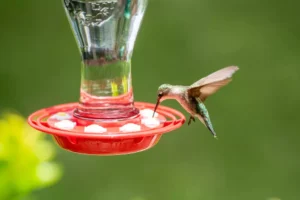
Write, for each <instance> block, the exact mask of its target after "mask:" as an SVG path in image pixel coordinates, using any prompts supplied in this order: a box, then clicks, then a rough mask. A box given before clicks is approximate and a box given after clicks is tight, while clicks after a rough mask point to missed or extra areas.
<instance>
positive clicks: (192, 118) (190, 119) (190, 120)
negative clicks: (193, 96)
mask: <svg viewBox="0 0 300 200" xmlns="http://www.w3.org/2000/svg"><path fill="white" fill-rule="evenodd" d="M192 120H193V121H194V122H195V118H194V117H193V116H192V115H191V116H190V118H189V121H188V125H190V124H191V122H192Z"/></svg>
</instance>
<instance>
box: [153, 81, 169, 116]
mask: <svg viewBox="0 0 300 200" xmlns="http://www.w3.org/2000/svg"><path fill="white" fill-rule="evenodd" d="M171 88H172V85H170V84H162V85H161V86H159V87H158V91H157V102H156V105H155V108H154V112H153V116H154V114H155V111H156V109H157V107H158V105H159V103H160V102H161V101H162V100H163V99H164V98H166V97H167V96H168V95H169V93H170V91H171Z"/></svg>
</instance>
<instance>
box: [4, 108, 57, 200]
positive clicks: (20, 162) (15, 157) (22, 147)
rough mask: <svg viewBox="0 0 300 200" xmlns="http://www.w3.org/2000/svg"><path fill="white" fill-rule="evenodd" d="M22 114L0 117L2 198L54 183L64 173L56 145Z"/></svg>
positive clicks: (10, 199) (20, 195) (14, 197)
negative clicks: (35, 128)
mask: <svg viewBox="0 0 300 200" xmlns="http://www.w3.org/2000/svg"><path fill="white" fill-rule="evenodd" d="M44 135H45V134H42V133H40V132H38V131H36V130H34V129H32V128H31V127H30V126H29V125H28V124H27V122H26V121H25V120H24V119H23V118H22V117H21V116H19V115H17V114H14V113H6V114H4V115H3V116H2V118H1V119H0V199H1V200H18V199H21V198H23V197H24V196H27V195H30V193H31V192H32V191H33V190H36V189H41V188H45V187H49V186H51V185H53V184H55V183H56V182H57V181H58V180H59V179H60V178H61V175H62V170H61V166H60V165H59V164H57V163H55V162H54V161H53V159H54V157H55V148H54V145H53V144H52V143H50V142H48V141H47V140H45V136H44Z"/></svg>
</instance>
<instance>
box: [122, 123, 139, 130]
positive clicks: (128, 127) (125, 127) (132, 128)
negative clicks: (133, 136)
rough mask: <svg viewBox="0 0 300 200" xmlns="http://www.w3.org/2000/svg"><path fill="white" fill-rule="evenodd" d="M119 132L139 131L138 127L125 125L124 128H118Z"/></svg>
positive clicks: (130, 124) (131, 124)
mask: <svg viewBox="0 0 300 200" xmlns="http://www.w3.org/2000/svg"><path fill="white" fill-rule="evenodd" d="M119 129H120V131H121V132H136V131H140V130H141V126H140V125H136V124H133V123H129V124H125V125H124V126H122V127H120V128H119Z"/></svg>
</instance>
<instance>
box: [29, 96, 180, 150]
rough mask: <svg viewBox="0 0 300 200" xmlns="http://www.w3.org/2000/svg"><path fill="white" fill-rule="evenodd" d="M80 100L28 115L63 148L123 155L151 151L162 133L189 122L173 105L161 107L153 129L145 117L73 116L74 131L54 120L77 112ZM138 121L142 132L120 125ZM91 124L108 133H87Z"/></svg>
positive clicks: (142, 106)
mask: <svg viewBox="0 0 300 200" xmlns="http://www.w3.org/2000/svg"><path fill="white" fill-rule="evenodd" d="M77 106H78V103H69V104H62V105H57V106H53V107H50V108H45V109H41V110H38V111H36V112H34V113H33V114H31V115H30V116H29V118H28V122H29V124H30V125H31V126H32V127H33V128H35V129H37V130H39V131H42V132H44V133H47V134H51V135H53V137H54V139H55V140H56V142H57V144H58V145H59V146H60V147H62V148H63V149H66V150H69V151H72V152H76V153H81V154H93V155H121V154H130V153H136V152H140V151H144V150H147V149H149V148H151V147H153V146H154V145H156V144H157V143H158V141H159V140H160V138H161V136H162V134H164V133H167V132H170V131H173V130H175V129H178V128H179V127H181V126H182V124H184V122H185V117H184V115H183V114H182V113H180V112H179V111H177V110H174V109H172V108H169V107H165V106H159V107H158V109H157V113H158V117H157V119H159V121H160V125H159V126H157V127H155V128H149V127H147V126H145V125H143V124H142V123H141V119H142V116H141V115H139V116H137V117H136V118H134V119H130V120H126V121H116V122H113V121H112V122H109V123H108V122H93V121H88V120H80V119H78V118H75V117H73V116H72V118H71V119H70V120H71V121H73V122H76V126H75V127H74V128H73V129H72V130H61V129H58V128H57V127H55V126H54V125H53V124H54V122H55V120H54V121H53V119H51V116H53V115H54V114H56V113H59V112H65V113H73V111H74V109H75V108H77ZM135 107H136V108H138V109H139V110H142V109H152V110H153V109H154V107H155V105H154V104H151V103H145V102H135ZM128 123H134V124H137V125H139V126H140V130H139V131H135V132H126V133H124V132H121V131H119V128H120V127H121V126H123V125H124V124H128ZM90 124H97V125H101V126H102V127H105V128H106V129H107V132H105V133H87V132H84V129H83V128H84V127H86V126H88V125H90Z"/></svg>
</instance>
